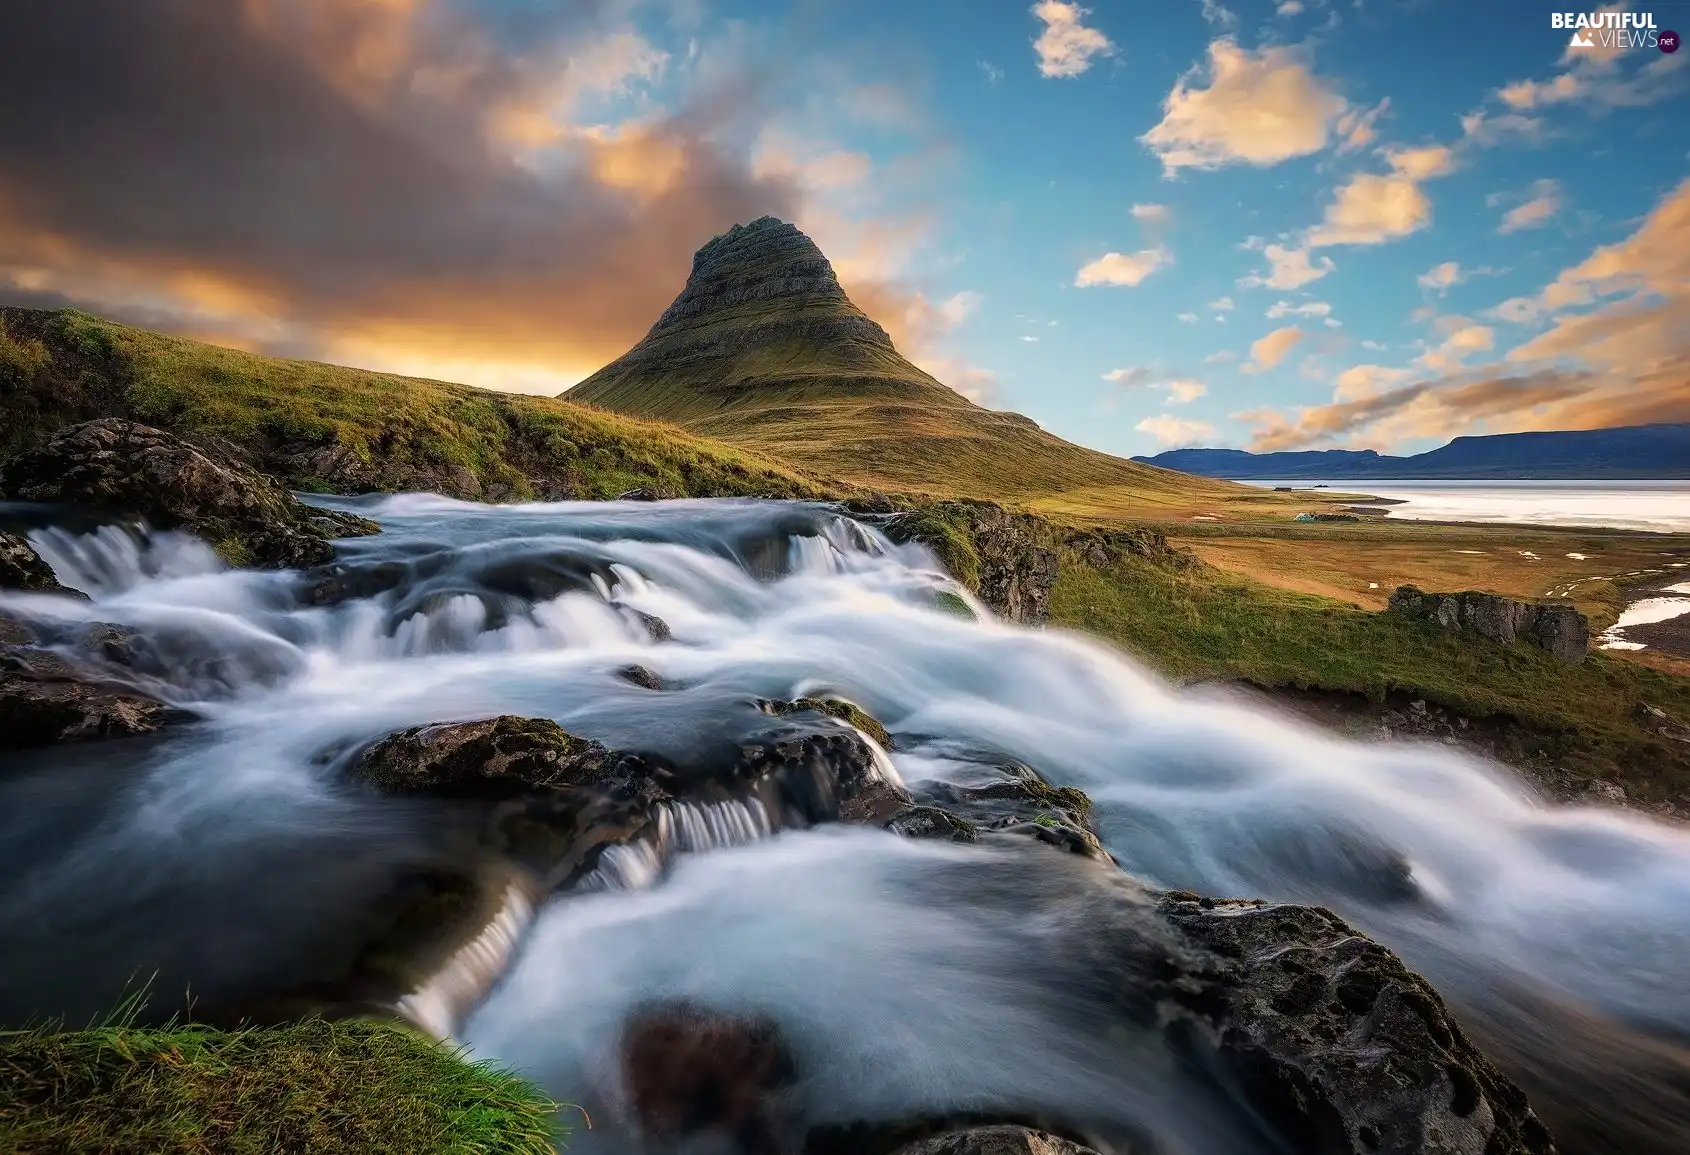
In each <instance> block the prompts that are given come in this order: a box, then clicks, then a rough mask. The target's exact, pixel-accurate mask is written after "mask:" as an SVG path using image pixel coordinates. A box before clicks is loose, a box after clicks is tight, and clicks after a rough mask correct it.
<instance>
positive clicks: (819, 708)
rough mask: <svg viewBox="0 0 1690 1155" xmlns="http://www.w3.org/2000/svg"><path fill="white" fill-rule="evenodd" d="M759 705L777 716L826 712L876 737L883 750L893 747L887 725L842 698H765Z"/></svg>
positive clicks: (873, 737) (875, 739)
mask: <svg viewBox="0 0 1690 1155" xmlns="http://www.w3.org/2000/svg"><path fill="white" fill-rule="evenodd" d="M758 707H759V708H760V709H761V710H762V711H763V712H764V713H765V714H772V715H774V716H775V717H777V718H782V717H786V716H787V715H789V714H797V713H803V712H806V711H809V712H814V713H817V714H825V715H827V716H828V717H829V718H837V719H838V720H839V721H841V722H844V723H846V724H848V725H850V726H853V727H855V728H856V729H858V730H861V731H862V732H863V733H864V734H867V735H868V736H869V737H870V738H872V739H874V742H875V745H877V746H879V747H880V748H881V749H882V750H890V749H892V748H893V747H892V735H891V734H889V733H887V731H886V727H885V726H882V725H881V724H880V722H879V721H878V720H877V719H876V718H875V717H874V716H873V715H872V714H870V713H869V712H868V711H867V710H864V709H863V708H862V707H861V706H858V705H856V704H855V703H853V702H847V701H845V700H844V699H841V698H797V699H794V700H793V701H790V702H787V701H769V700H765V701H761V702H759V703H758Z"/></svg>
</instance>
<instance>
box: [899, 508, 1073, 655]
mask: <svg viewBox="0 0 1690 1155" xmlns="http://www.w3.org/2000/svg"><path fill="white" fill-rule="evenodd" d="M885 531H886V535H887V536H888V537H889V538H891V539H892V540H893V541H895V542H909V541H916V542H920V543H921V544H922V545H925V546H927V548H929V549H930V550H932V551H933V553H934V554H935V556H937V557H938V559H939V561H940V563H941V564H942V565H943V566H944V567H945V569H946V570H947V571H948V572H949V573H950V575H951V576H952V577H954V578H956V579H957V580H958V581H960V582H962V583H963V584H964V585H966V586H968V587H969V588H970V589H972V590H973V591H974V592H975V593H976V594H978V595H979V597H980V600H981V601H983V602H985V603H986V604H987V605H988V606H990V607H991V608H992V609H993V610H994V611H995V612H996V613H998V614H1001V615H1002V616H1003V617H1006V618H1008V619H1009V620H1011V621H1015V622H1021V623H1023V624H1027V625H1037V624H1039V623H1041V622H1043V621H1045V620H1046V619H1047V618H1048V617H1049V616H1050V591H1051V587H1052V586H1053V585H1054V584H1055V583H1056V573H1057V556H1056V552H1055V551H1054V550H1052V549H1050V548H1049V545H1048V543H1047V542H1046V540H1045V539H1046V537H1047V536H1048V530H1047V528H1046V526H1045V525H1044V523H1043V522H1041V521H1039V520H1038V519H1037V518H1033V517H1028V516H1025V515H1023V514H1015V513H1010V512H1008V511H1007V510H1004V509H1003V508H1001V507H1000V506H996V505H993V504H991V503H989V502H979V501H941V502H936V503H934V504H932V505H927V506H923V507H921V508H919V509H915V510H911V511H909V512H907V513H900V514H897V515H896V516H894V517H892V518H890V519H888V521H887V522H886V525H885Z"/></svg>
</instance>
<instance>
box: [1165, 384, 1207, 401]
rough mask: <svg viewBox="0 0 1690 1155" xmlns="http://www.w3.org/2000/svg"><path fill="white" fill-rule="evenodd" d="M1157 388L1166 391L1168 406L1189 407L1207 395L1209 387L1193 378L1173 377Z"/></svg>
mask: <svg viewBox="0 0 1690 1155" xmlns="http://www.w3.org/2000/svg"><path fill="white" fill-rule="evenodd" d="M1158 388H1161V389H1166V390H1167V391H1168V404H1169V405H1189V404H1191V403H1192V402H1193V401H1195V400H1197V399H1198V398H1199V397H1206V396H1207V395H1208V393H1209V387H1208V386H1207V385H1204V384H1203V382H1201V381H1199V380H1197V379H1196V378H1194V377H1175V378H1174V379H1173V380H1171V381H1164V382H1162V384H1161V385H1160V386H1158Z"/></svg>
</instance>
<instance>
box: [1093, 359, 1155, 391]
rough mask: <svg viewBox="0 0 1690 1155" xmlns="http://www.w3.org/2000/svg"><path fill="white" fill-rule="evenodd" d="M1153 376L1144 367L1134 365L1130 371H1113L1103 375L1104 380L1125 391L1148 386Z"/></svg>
mask: <svg viewBox="0 0 1690 1155" xmlns="http://www.w3.org/2000/svg"><path fill="white" fill-rule="evenodd" d="M1152 376H1154V374H1153V373H1151V372H1150V370H1149V369H1146V368H1145V367H1144V366H1143V365H1134V366H1132V367H1131V368H1128V369H1111V370H1109V372H1107V373H1105V374H1104V375H1103V379H1104V380H1105V381H1108V382H1110V383H1111V384H1115V385H1119V386H1120V387H1121V388H1123V389H1132V388H1134V387H1136V386H1139V385H1143V384H1146V383H1147V382H1148V381H1149V380H1150V378H1151V377H1152Z"/></svg>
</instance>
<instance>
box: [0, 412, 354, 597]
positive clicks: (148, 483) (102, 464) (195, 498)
mask: <svg viewBox="0 0 1690 1155" xmlns="http://www.w3.org/2000/svg"><path fill="white" fill-rule="evenodd" d="M0 492H3V493H4V494H5V495H6V496H8V497H12V498H14V499H17V500H20V501H35V502H48V503H64V504H67V505H74V506H79V507H82V508H84V509H90V510H95V511H98V512H101V513H107V514H111V515H115V516H118V517H123V518H140V519H144V520H145V521H146V522H147V523H148V524H149V525H151V526H152V527H153V528H156V529H181V530H186V531H188V532H190V533H193V534H195V535H197V536H199V537H201V538H203V539H205V540H206V541H207V542H209V543H210V544H211V545H212V546H213V547H214V548H215V549H216V550H217V551H218V552H219V553H220V554H221V555H222V556H223V557H224V559H225V560H227V561H229V562H230V563H232V564H236V565H253V566H261V567H267V568H290V567H305V566H312V565H320V564H323V563H326V562H328V561H329V560H331V559H332V558H333V556H334V547H333V546H332V544H331V541H332V539H333V538H335V537H344V536H347V535H350V534H362V533H373V532H375V531H376V529H377V528H378V527H376V526H375V524H374V523H373V522H369V521H366V520H365V519H363V518H359V517H353V516H351V515H349V514H342V513H333V512H327V511H322V510H314V509H309V508H307V507H306V506H304V505H302V504H300V503H299V502H298V501H296V500H294V497H293V495H292V494H290V493H289V492H288V491H287V490H285V489H283V488H282V487H281V486H279V485H277V484H276V483H275V482H274V481H271V480H270V479H269V478H268V477H265V476H264V475H262V474H260V473H257V472H255V471H253V470H252V469H250V468H248V467H246V466H244V465H241V464H239V463H237V462H235V461H233V460H231V459H227V458H224V457H222V456H221V455H216V454H213V453H211V452H208V451H204V450H201V449H199V448H197V447H195V446H194V445H191V444H189V443H188V442H187V441H184V440H183V439H181V438H180V437H177V436H175V435H174V434H170V433H166V432H164V431H163V430H159V429H154V428H152V427H150V426H146V425H138V424H136V423H135V422H132V421H124V420H121V419H118V418H115V417H107V418H102V419H100V420H97V421H88V422H85V423H83V424H81V425H73V426H71V427H70V428H68V429H63V430H61V431H60V432H59V433H58V434H56V435H55V436H54V437H53V438H52V439H51V440H49V441H48V442H47V443H46V444H45V445H42V446H39V447H37V448H35V449H33V450H30V451H27V452H25V453H23V454H21V455H20V456H18V457H16V458H14V459H13V460H12V461H10V462H9V463H7V465H6V467H5V470H4V473H3V474H0Z"/></svg>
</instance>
